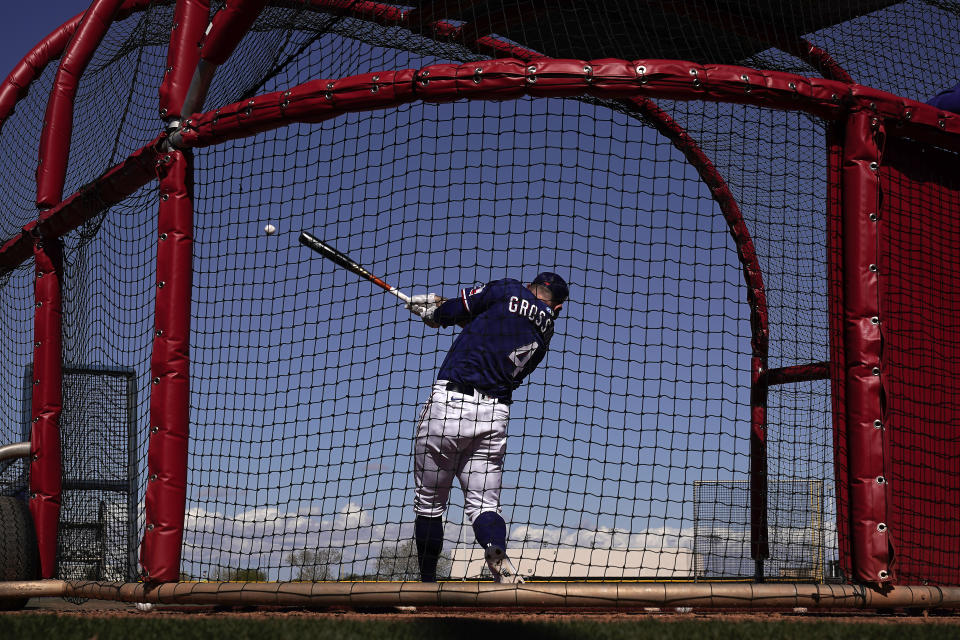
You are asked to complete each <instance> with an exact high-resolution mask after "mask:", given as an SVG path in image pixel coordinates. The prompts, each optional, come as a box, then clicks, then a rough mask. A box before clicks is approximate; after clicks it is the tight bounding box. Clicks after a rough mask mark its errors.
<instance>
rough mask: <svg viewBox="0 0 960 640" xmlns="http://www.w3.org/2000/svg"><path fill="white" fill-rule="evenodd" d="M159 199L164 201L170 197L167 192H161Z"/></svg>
mask: <svg viewBox="0 0 960 640" xmlns="http://www.w3.org/2000/svg"><path fill="white" fill-rule="evenodd" d="M160 199H161V200H163V201H164V202H166V201H167V200H169V199H170V194H169V193H161V194H160Z"/></svg>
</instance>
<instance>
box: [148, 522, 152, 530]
mask: <svg viewBox="0 0 960 640" xmlns="http://www.w3.org/2000/svg"><path fill="white" fill-rule="evenodd" d="M147 531H153V524H152V523H149V522H148V523H147Z"/></svg>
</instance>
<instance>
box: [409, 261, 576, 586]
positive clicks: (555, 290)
mask: <svg viewBox="0 0 960 640" xmlns="http://www.w3.org/2000/svg"><path fill="white" fill-rule="evenodd" d="M567 295H568V289H567V283H566V282H564V280H563V278H561V277H560V276H558V275H557V274H555V273H549V272H548V273H541V274H540V275H538V276H537V277H536V278H534V279H533V282H531V283H530V284H529V285H526V286H524V285H523V284H522V283H521V282H519V281H517V280H513V279H511V278H505V279H503V280H496V281H494V282H490V283H489V284H486V285H484V286H480V287H477V288H475V289H464V290H463V291H461V292H460V295H459V296H457V297H456V298H451V299H450V300H445V299H443V298H439V297H438V296H437V295H436V294H432V293H430V294H425V295H417V296H412V297H411V300H410V304H408V305H407V308H408V309H410V311H411V312H413V313H414V314H415V315H417V316H419V317H420V318H422V319H423V321H424V322H425V323H426V324H427V325H428V326H430V327H449V326H451V325H455V324H459V325H460V326H462V327H463V331H462V332H461V333H460V335H459V336H457V339H456V340H454V342H453V346H452V347H451V348H450V352H449V353H448V354H447V357H446V359H444V361H443V364H442V365H441V366H440V372H439V374H438V378H437V381H436V383H435V384H434V385H433V390H432V391H431V393H430V398H429V399H428V400H427V402H426V404H425V405H424V407H423V411H422V413H421V415H420V420H419V423H418V424H417V433H416V439H415V442H414V479H415V483H416V490H415V496H414V505H413V508H414V511H415V512H416V522H415V525H414V535H415V538H416V543H417V556H418V560H419V563H420V577H421V580H423V581H424V582H435V581H436V579H437V561H438V559H439V557H440V552H441V551H442V549H443V512H444V511H445V510H446V508H447V498H448V497H449V495H450V487H451V485H452V484H453V479H454V477H457V478H458V479H459V481H460V486H461V487H462V488H463V493H464V502H465V511H466V513H467V517H469V518H470V522H471V523H472V524H473V531H474V533H475V534H476V537H477V542H478V543H479V544H480V546H481V547H482V548H483V549H484V557H485V558H486V561H487V564H488V566H489V567H490V571H491V573H492V574H493V577H494V580H496V581H497V582H502V581H510V582H523V579H522V578H521V577H520V576H518V575H517V571H516V568H515V567H514V566H513V563H511V562H510V560H509V558H508V557H507V555H506V548H507V525H506V523H505V522H504V520H503V517H502V516H501V515H500V486H501V480H502V475H503V456H504V454H505V453H506V448H507V418H508V416H509V413H510V403H511V402H512V398H511V395H512V393H513V391H514V389H516V388H517V387H519V386H520V382H521V381H522V380H523V379H524V378H525V377H526V376H527V375H529V374H530V372H531V371H533V370H534V369H536V368H537V365H538V364H540V361H541V360H543V357H544V356H545V355H546V353H547V349H548V348H549V345H550V338H551V337H552V336H553V330H554V323H555V322H556V320H557V317H558V316H559V314H560V309H561V307H562V306H563V303H564V301H565V300H566V299H567Z"/></svg>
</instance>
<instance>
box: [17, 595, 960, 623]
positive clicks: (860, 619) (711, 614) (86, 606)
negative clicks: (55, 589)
mask: <svg viewBox="0 0 960 640" xmlns="http://www.w3.org/2000/svg"><path fill="white" fill-rule="evenodd" d="M22 613H34V614H36V613H41V614H57V615H75V616H80V617H114V616H157V617H180V618H183V617H187V618H190V617H198V616H199V617H204V618H208V617H214V618H216V617H227V616H231V617H250V618H264V617H308V618H321V619H322V618H327V619H362V620H378V619H379V620H396V619H411V618H419V619H444V618H458V619H468V620H469V619H477V620H486V621H491V620H518V619H524V620H541V621H550V620H593V621H598V622H599V621H618V620H620V621H633V620H637V619H642V618H656V619H657V620H660V621H663V622H669V621H678V620H727V621H731V622H733V621H740V620H752V621H776V620H790V621H794V622H804V621H808V622H825V621H830V622H846V623H851V624H858V623H859V624H862V623H866V622H870V623H890V624H894V623H895V624H921V623H926V624H931V623H932V624H942V625H949V626H960V612H955V611H926V612H924V611H879V612H875V611H850V610H844V611H807V612H804V611H799V610H798V611H716V610H709V609H701V610H692V611H683V610H682V611H681V612H677V611H676V610H673V609H649V608H648V609H635V610H610V609H596V610H556V609H553V610H549V609H547V610H541V609H512V608H511V609H508V608H488V609H475V608H454V607H450V608H439V607H419V608H414V607H408V608H403V607H401V608H390V609H360V610H352V609H343V608H331V609H318V610H312V609H294V608H287V607H215V606H182V605H156V606H155V607H154V608H153V610H152V611H139V610H138V609H137V608H136V606H135V605H134V604H132V603H126V602H112V601H103V600H88V601H86V602H83V603H74V602H69V601H67V600H64V599H63V598H33V599H31V600H30V601H29V602H28V603H27V606H26V608H24V609H23V610H22ZM3 615H18V614H17V612H12V613H6V614H3Z"/></svg>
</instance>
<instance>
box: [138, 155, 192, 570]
mask: <svg viewBox="0 0 960 640" xmlns="http://www.w3.org/2000/svg"><path fill="white" fill-rule="evenodd" d="M157 175H158V178H159V180H160V208H159V214H158V235H157V283H156V290H157V301H156V311H155V316H156V326H155V331H154V340H153V355H152V357H151V358H150V382H151V385H150V386H151V389H150V442H149V446H148V450H147V474H148V475H147V491H146V496H145V498H144V505H145V510H146V513H145V520H146V526H145V529H146V530H145V532H144V536H143V544H142V546H141V548H140V564H141V565H142V567H143V578H144V580H145V581H148V582H175V581H177V580H179V577H180V552H181V548H182V546H183V517H184V513H185V507H184V505H185V504H186V499H187V449H188V443H189V438H190V299H191V290H192V278H193V265H192V259H193V179H192V176H193V167H192V158H191V155H190V152H186V153H184V152H180V151H171V152H169V153H165V154H163V155H162V156H160V158H159V160H158V162H157Z"/></svg>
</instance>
